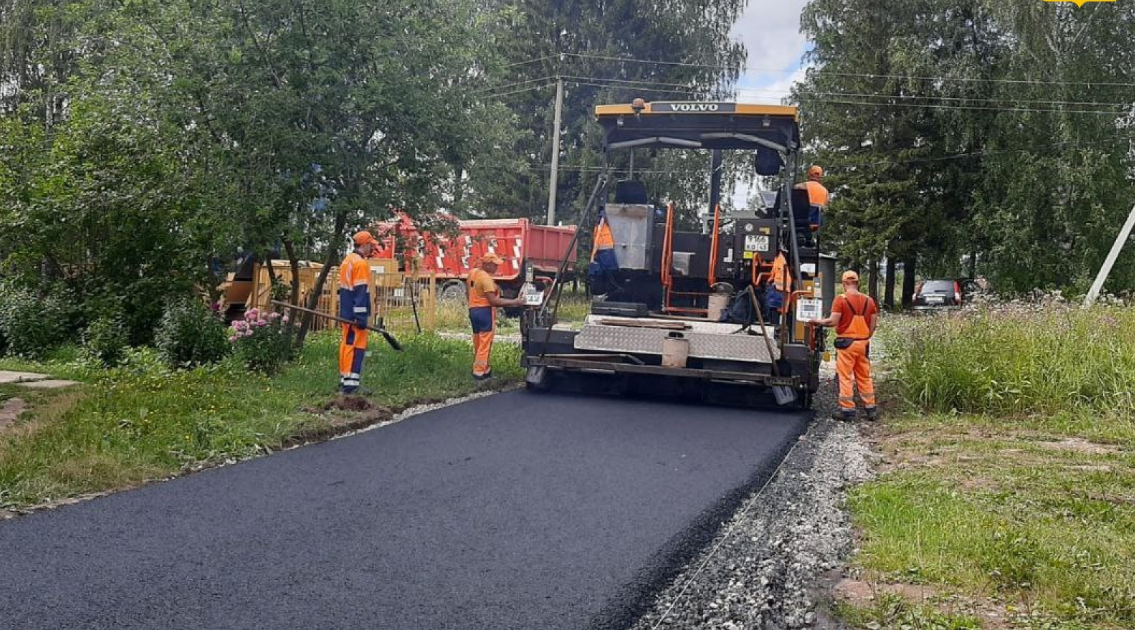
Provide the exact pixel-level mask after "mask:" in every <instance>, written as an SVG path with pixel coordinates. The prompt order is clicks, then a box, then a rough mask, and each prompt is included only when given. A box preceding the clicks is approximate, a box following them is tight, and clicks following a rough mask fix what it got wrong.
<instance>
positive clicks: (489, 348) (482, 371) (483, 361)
mask: <svg viewBox="0 0 1135 630" xmlns="http://www.w3.org/2000/svg"><path fill="white" fill-rule="evenodd" d="M495 336H496V331H495V330H490V331H489V332H479V333H473V376H484V375H486V374H488V373H489V372H492V371H493V366H492V365H490V364H489V357H490V356H491V355H492V354H493V337H495Z"/></svg>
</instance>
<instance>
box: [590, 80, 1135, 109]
mask: <svg viewBox="0 0 1135 630" xmlns="http://www.w3.org/2000/svg"><path fill="white" fill-rule="evenodd" d="M599 81H611V80H607V79H602V78H593V79H591V80H590V81H581V80H578V79H573V80H572V81H571V82H573V83H576V84H580V85H590V86H595V87H605V88H619V89H624V90H628V91H630V90H641V91H644V92H656V93H661V94H679V95H686V96H704V95H706V94H708V93H707V92H700V91H695V90H689V89H686V90H679V89H670V88H663V89H655V88H651V87H645V86H648V85H666V84H653V83H649V82H630V81H623V80H618V79H615V80H614V81H618V82H619V83H618V84H611V83H599ZM632 83H633V84H632ZM735 92H736V90H735ZM801 94H813V93H810V92H801ZM815 94H824V93H822V92H816V93H815ZM831 94H842V93H831ZM847 96H848V97H858V98H860V100H856V101H850V100H840V99H823V98H821V99H818V100H819V101H820V102H823V103H829V104H837V105H860V106H863V105H866V106H872V107H922V108H931V109H950V110H961V111H965V110H973V111H997V112H1016V113H1057V114H1093V115H1104V116H1122V115H1124V114H1127V113H1128V111H1129V110H1127V109H1123V110H1111V111H1102V110H1083V109H1054V108H1039V107H1027V105H1029V104H1030V103H1028V102H1024V101H1022V102H1018V103H1016V104H1011V105H1003V106H998V107H992V106H981V105H943V104H936V103H887V102H882V101H866V100H862V99H865V98H883V99H886V98H893V97H892V96H890V95H885V94H847ZM923 98H935V97H923ZM989 102H994V100H993V99H989ZM1038 103H1039V101H1038ZM1063 103H1065V104H1068V105H1073V106H1076V105H1088V104H1089V103H1087V102H1077V101H1063ZM1021 105H1025V107H1021ZM1111 105H1114V106H1116V107H1125V106H1126V105H1125V104H1121V103H1114V104H1111Z"/></svg>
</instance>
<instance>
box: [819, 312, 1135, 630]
mask: <svg viewBox="0 0 1135 630" xmlns="http://www.w3.org/2000/svg"><path fill="white" fill-rule="evenodd" d="M883 325H884V326H886V327H887V330H883V331H882V333H883V334H882V337H883V339H884V341H885V347H886V349H887V351H888V353H889V358H888V363H889V365H888V366H886V367H889V368H890V369H891V375H892V379H891V380H890V382H889V383H887V384H886V385H884V387H882V388H881V389H882V390H883V391H884V392H886V393H889V395H890V396H891V400H890V401H888V402H889V407H890V408H891V409H892V410H893V413H892V414H891V416H890V417H889V418H888V419H887V421H886V422H885V423H884V425H883V426H882V427H880V428H879V429H877V434H876V438H877V439H878V440H879V448H880V449H881V450H882V452H883V456H884V460H885V468H884V472H883V474H882V475H881V476H880V477H879V478H878V479H877V480H875V481H873V482H871V483H868V484H864V485H862V486H860V487H858V488H856V489H854V490H853V491H852V492H851V495H850V498H849V507H850V509H851V511H852V515H853V519H854V522H855V524H856V526H857V528H858V529H859V531H860V536H861V540H860V551H859V553H858V554H857V555H856V556H855V559H854V562H855V563H856V564H857V565H859V566H860V567H861V568H862V569H864V570H865V572H866V574H867V575H868V576H869V577H870V579H871V580H873V581H876V582H883V583H915V584H926V585H930V586H931V587H933V589H934V590H935V592H938V593H941V594H943V595H944V596H945V597H944V598H943V599H942V600H941V601H942V602H948V603H950V604H949V605H950V606H954V605H955V603H956V602H954V600H952V599H951V598H952V597H960V598H963V599H964V600H965V601H969V602H978V603H981V604H982V605H984V606H985V607H987V608H988V607H993V608H996V609H999V610H1000V611H1001V616H1000V617H999V618H1000V619H1001V622H999V623H1007V624H1008V626H1004V625H996V626H994V625H990V624H989V623H986V624H985V625H984V626H966V625H949V624H945V625H925V624H923V625H919V623H907V622H903V623H896V625H894V626H888V625H887V624H886V623H882V622H880V619H881V618H882V617H884V616H885V615H884V614H883V613H885V612H886V610H885V609H886V608H887V605H884V604H883V603H880V602H876V606H875V610H870V609H865V608H856V607H854V606H851V605H850V604H843V605H841V607H840V612H841V613H842V614H843V615H844V618H845V619H847V620H849V621H850V622H852V623H853V624H854V625H856V626H857V627H867V626H868V623H875V624H881V625H880V627H900V626H902V625H910V626H911V627H913V628H921V627H927V628H938V627H943V628H954V627H959V628H961V627H1013V628H1035V629H1037V630H1041V629H1045V630H1048V629H1053V630H1055V629H1066V630H1072V629H1086V628H1092V629H1101V630H1102V629H1107V630H1118V629H1120V628H1133V627H1135V562H1133V561H1132V554H1131V551H1130V550H1131V549H1135V413H1132V410H1131V409H1130V407H1129V405H1130V392H1128V389H1129V388H1131V386H1132V384H1135V369H1133V367H1132V361H1133V360H1135V359H1133V357H1132V353H1133V352H1135V339H1133V338H1132V336H1131V335H1130V332H1131V331H1135V328H1133V327H1135V313H1132V312H1130V311H1122V310H1117V309H1094V310H1090V311H1071V310H1055V311H1054V310H1050V311H1046V312H1028V311H1023V310H1021V309H1017V308H1011V309H1008V310H1004V311H996V310H994V311H986V312H983V313H977V314H972V315H968V316H966V315H961V316H951V317H941V318H917V319H916V318H888V319H886V320H884V324H883ZM1122 353H1127V354H1126V355H1124V356H1120V355H1121V354H1122ZM1125 379H1127V380H1126V382H1125ZM892 603H894V602H892ZM902 606H906V608H903V610H908V611H909V610H917V609H918V608H919V607H917V606H914V605H913V604H909V603H905V604H902ZM902 606H899V608H902ZM944 608H945V606H944V605H941V606H937V608H936V609H937V610H938V612H941V613H950V612H952V611H950V610H945V609H944ZM904 614H905V613H904ZM864 620H867V621H866V622H865V621H864ZM977 622H979V623H982V622H983V620H982V619H977ZM920 623H921V622H920Z"/></svg>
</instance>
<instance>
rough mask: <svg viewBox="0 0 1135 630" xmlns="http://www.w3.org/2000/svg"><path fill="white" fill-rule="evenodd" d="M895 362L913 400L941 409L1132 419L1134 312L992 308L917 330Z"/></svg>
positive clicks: (1134, 408) (1134, 412)
mask: <svg viewBox="0 0 1135 630" xmlns="http://www.w3.org/2000/svg"><path fill="white" fill-rule="evenodd" d="M892 351H895V354H894V355H893V358H894V359H895V360H896V368H897V373H896V376H897V378H898V382H899V383H900V384H901V385H902V388H903V392H904V395H905V397H906V398H907V400H908V401H910V402H912V403H914V404H917V405H918V406H919V407H921V408H923V409H929V410H933V411H940V412H950V411H954V410H956V411H962V412H971V413H995V414H998V415H1006V414H1028V413H1041V414H1046V415H1051V414H1055V413H1060V412H1069V411H1081V412H1090V413H1094V414H1102V415H1108V416H1113V417H1119V418H1130V417H1132V416H1135V388H1133V387H1131V384H1132V383H1135V310H1131V309H1121V308H1103V307H1101V308H1095V309H1091V310H1081V309H1072V308H1061V307H1049V308H1045V309H1043V310H1039V311H1034V310H1029V309H1025V308H1019V309H1003V310H986V311H981V312H977V313H972V314H967V315H963V316H955V317H938V318H933V320H932V324H931V325H923V326H914V327H913V328H911V329H910V330H909V336H907V337H906V338H905V339H903V340H901V343H899V344H898V346H897V347H895V348H892Z"/></svg>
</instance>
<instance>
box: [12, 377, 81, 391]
mask: <svg viewBox="0 0 1135 630" xmlns="http://www.w3.org/2000/svg"><path fill="white" fill-rule="evenodd" d="M17 384H18V385H19V386H20V387H27V388H29V389H63V388H64V387H71V386H72V385H78V384H79V383H78V382H76V381H65V380H62V379H54V378H50V379H47V380H45V381H23V382H20V383H17Z"/></svg>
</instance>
